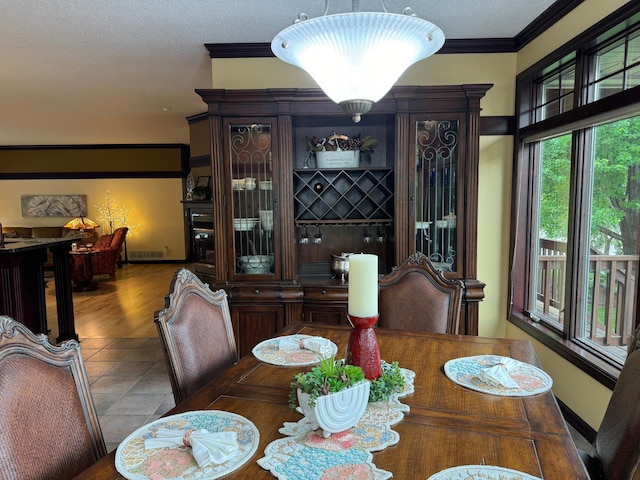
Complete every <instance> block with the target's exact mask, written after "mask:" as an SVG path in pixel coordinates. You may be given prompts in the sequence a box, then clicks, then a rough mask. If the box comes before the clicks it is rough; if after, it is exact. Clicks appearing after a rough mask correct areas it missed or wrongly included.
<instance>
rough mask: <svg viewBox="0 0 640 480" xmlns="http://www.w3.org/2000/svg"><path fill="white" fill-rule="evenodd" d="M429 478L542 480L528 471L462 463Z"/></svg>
mask: <svg viewBox="0 0 640 480" xmlns="http://www.w3.org/2000/svg"><path fill="white" fill-rule="evenodd" d="M427 480H541V479H540V478H539V477H534V476H532V475H529V474H528V473H522V472H518V471H517V470H511V469H509V468H503V467H492V466H491V465H462V466H460V467H453V468H447V469H446V470H442V471H441V472H438V473H436V474H435V475H431V476H430V477H429V478H428V479H427Z"/></svg>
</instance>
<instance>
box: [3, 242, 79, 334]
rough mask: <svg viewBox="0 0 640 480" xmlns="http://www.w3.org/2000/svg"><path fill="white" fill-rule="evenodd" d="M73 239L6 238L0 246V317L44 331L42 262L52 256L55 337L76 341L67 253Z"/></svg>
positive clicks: (44, 305)
mask: <svg viewBox="0 0 640 480" xmlns="http://www.w3.org/2000/svg"><path fill="white" fill-rule="evenodd" d="M73 241H75V239H74V238H64V239H63V238H49V239H45V238H39V239H15V240H14V239H11V240H7V239H5V242H4V245H3V246H2V247H0V314H3V315H8V316H10V317H12V318H14V319H15V320H17V321H19V322H20V323H23V324H25V325H26V326H27V327H28V328H29V329H30V330H31V331H33V332H34V333H44V334H46V333H47V331H48V328H47V306H46V298H45V279H44V263H45V261H46V259H47V250H50V251H51V252H52V253H53V262H54V278H55V283H56V309H57V313H58V337H57V338H56V342H58V343H59V342H61V341H63V340H68V339H75V340H77V339H78V335H77V334H76V331H75V318H74V313H73V297H72V291H71V267H70V264H69V250H70V249H71V243H72V242H73Z"/></svg>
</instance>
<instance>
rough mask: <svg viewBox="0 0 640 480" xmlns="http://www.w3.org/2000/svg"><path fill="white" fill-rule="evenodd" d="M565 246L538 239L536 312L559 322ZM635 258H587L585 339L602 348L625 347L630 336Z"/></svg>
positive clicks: (562, 291)
mask: <svg viewBox="0 0 640 480" xmlns="http://www.w3.org/2000/svg"><path fill="white" fill-rule="evenodd" d="M566 251H567V249H566V244H565V243H563V242H556V241H553V240H547V239H540V255H539V257H538V296H537V300H538V308H539V309H540V310H539V311H540V312H541V313H542V314H543V315H544V316H546V317H549V318H552V319H553V318H556V319H558V321H559V322H562V318H561V312H562V311H563V310H564V304H563V300H564V288H565V281H566V276H565V272H566V260H567V256H566ZM637 274H638V256H637V255H594V254H591V255H590V260H589V276H588V285H587V295H588V302H587V303H588V307H587V308H588V318H586V324H585V327H586V328H585V331H584V338H589V339H590V340H592V341H593V342H595V343H597V344H599V345H602V346H607V347H608V346H612V347H613V346H623V345H627V344H628V342H629V341H630V339H631V337H632V336H633V328H634V325H633V305H634V299H635V298H634V294H635V290H636V286H635V282H636V277H637Z"/></svg>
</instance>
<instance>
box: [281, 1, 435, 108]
mask: <svg viewBox="0 0 640 480" xmlns="http://www.w3.org/2000/svg"><path fill="white" fill-rule="evenodd" d="M443 44H444V33H443V32H442V30H440V28H438V27H437V26H435V25H434V24H432V23H431V22H428V21H426V20H422V19H420V18H417V17H412V16H408V15H400V14H393V13H381V12H352V13H342V14H336V15H326V16H323V17H317V18H312V19H309V20H303V21H300V22H298V23H295V24H294V25H291V26H290V27H288V28H285V29H284V30H282V31H281V32H280V33H278V34H277V35H276V37H275V38H274V39H273V41H272V42H271V50H272V51H273V53H274V54H275V55H276V56H277V57H278V58H280V59H281V60H283V61H285V62H287V63H290V64H292V65H295V66H298V67H300V68H302V69H304V70H306V71H307V72H308V73H309V74H310V75H311V76H312V77H313V79H314V80H315V81H316V83H317V84H318V86H320V88H322V90H324V92H325V93H326V94H327V96H328V97H329V98H331V99H332V100H333V101H334V102H336V103H338V104H340V105H342V106H343V108H344V109H345V111H348V112H349V113H352V114H354V120H355V121H358V120H359V115H360V114H362V113H365V112H366V111H368V110H369V109H370V108H371V106H372V105H373V103H375V102H377V101H378V100H380V99H381V98H382V97H383V96H384V95H385V94H386V93H387V92H388V91H389V90H390V89H391V87H392V86H393V84H394V83H395V82H396V81H397V80H398V78H399V77H400V75H402V73H404V71H405V70H406V69H407V68H409V67H410V66H411V65H413V64H414V63H416V62H418V61H420V60H422V59H424V58H426V57H428V56H430V55H432V54H434V53H435V52H437V51H438V50H439V49H440V48H441V47H442V45H443ZM360 104H362V105H360ZM359 110H360V111H359ZM356 116H357V117H358V118H357V119H356V118H355V117H356Z"/></svg>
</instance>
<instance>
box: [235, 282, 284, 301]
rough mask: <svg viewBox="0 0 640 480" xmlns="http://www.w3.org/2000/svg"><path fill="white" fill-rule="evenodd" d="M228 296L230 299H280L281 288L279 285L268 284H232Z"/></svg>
mask: <svg viewBox="0 0 640 480" xmlns="http://www.w3.org/2000/svg"><path fill="white" fill-rule="evenodd" d="M229 298H230V299H231V301H243V300H245V301H246V300H259V301H262V302H265V301H281V300H282V290H281V288H280V287H273V286H270V285H243V286H241V287H236V286H233V287H231V289H230V290H229Z"/></svg>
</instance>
